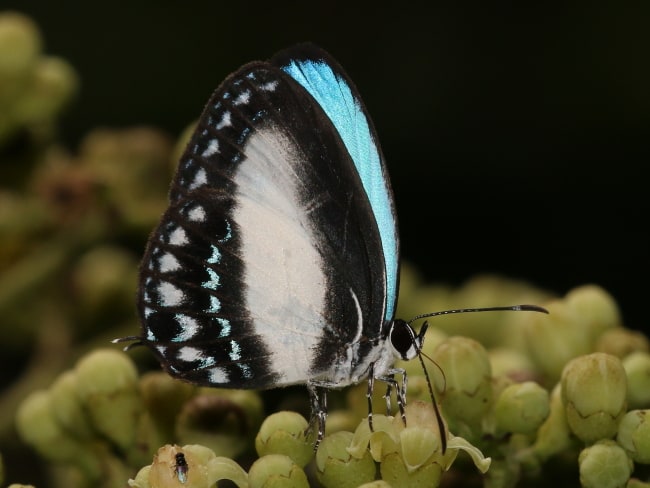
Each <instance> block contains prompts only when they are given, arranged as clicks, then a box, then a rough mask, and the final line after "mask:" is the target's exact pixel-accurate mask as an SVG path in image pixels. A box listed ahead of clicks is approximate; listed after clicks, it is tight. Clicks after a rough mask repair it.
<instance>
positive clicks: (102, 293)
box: [0, 12, 650, 488]
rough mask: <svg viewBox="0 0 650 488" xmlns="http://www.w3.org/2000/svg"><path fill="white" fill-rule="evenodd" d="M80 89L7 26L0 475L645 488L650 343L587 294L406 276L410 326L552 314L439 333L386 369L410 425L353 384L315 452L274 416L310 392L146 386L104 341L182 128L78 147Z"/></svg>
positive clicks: (103, 135)
mask: <svg viewBox="0 0 650 488" xmlns="http://www.w3.org/2000/svg"><path fill="white" fill-rule="evenodd" d="M78 89H79V80H78V77H77V75H76V73H75V71H74V69H73V68H72V67H71V66H69V65H68V63H66V62H65V60H62V59H60V58H55V57H51V56H48V55H45V54H44V53H43V39H42V36H41V34H40V32H39V30H38V28H37V26H35V25H34V23H33V22H32V21H31V20H30V19H29V18H26V17H25V16H23V15H21V14H18V13H14V12H0V317H1V318H0V332H1V333H2V337H3V341H2V342H1V343H0V367H1V370H2V371H3V374H2V377H1V380H0V388H1V390H0V452H2V458H3V463H2V464H0V483H6V482H16V481H21V480H25V481H27V480H29V482H33V483H38V484H39V486H44V487H45V486H51V487H58V486H81V487H83V486H105V487H111V486H124V485H125V483H126V480H127V479H129V478H133V479H134V481H133V482H132V483H133V484H134V486H141V487H146V486H179V485H180V484H183V481H186V483H184V484H186V485H187V486H212V485H214V483H215V482H216V480H217V479H229V480H232V482H233V483H235V484H237V486H240V487H241V486H251V487H253V486H290V485H293V486H307V485H311V486H318V484H319V483H320V484H322V485H323V486H335V485H336V486H337V487H339V488H340V487H342V486H355V484H359V483H363V482H368V484H367V486H388V485H387V484H386V483H384V484H381V483H380V482H373V480H374V479H375V477H376V476H377V474H378V473H379V475H380V476H381V477H382V478H383V480H384V481H386V482H390V483H391V486H421V485H420V484H419V483H422V482H423V481H424V482H425V483H427V484H428V485H430V486H437V484H438V481H437V480H440V483H441V484H442V485H444V486H452V485H453V486H480V485H481V484H483V485H484V486H489V487H510V486H517V485H519V486H524V485H525V486H546V485H547V484H548V480H555V481H554V483H555V484H557V485H559V486H576V485H577V484H578V483H579V482H580V483H582V484H583V486H606V485H605V484H600V485H599V482H601V481H602V480H610V485H609V486H626V484H627V486H649V485H648V483H650V481H648V480H649V479H650V478H649V471H648V468H647V464H648V463H650V451H649V450H650V442H649V441H648V437H649V436H650V428H649V427H648V423H647V421H646V417H647V416H648V414H647V412H648V411H650V410H648V409H650V396H649V395H648V391H650V353H649V345H648V339H647V338H646V337H645V336H643V335H642V334H640V333H638V332H633V331H631V330H629V329H627V328H625V326H624V324H623V323H622V322H621V314H620V311H619V310H618V306H617V304H616V302H615V300H614V299H613V297H611V296H610V295H609V294H608V293H607V292H606V291H605V290H603V289H602V288H600V287H598V286H596V285H586V286H582V287H578V288H575V289H574V290H572V291H571V292H570V293H568V294H567V295H566V296H564V297H554V296H552V295H551V294H549V293H547V292H544V291H542V290H539V289H537V288H536V287H534V286H532V285H530V284H527V283H522V282H515V281H512V280H507V279H503V278H500V277H494V276H481V277H477V278H476V279H474V280H471V281H470V282H468V283H466V284H465V285H464V286H462V287H460V288H451V287H448V286H445V285H440V284H431V283H427V282H423V281H422V280H421V279H420V278H419V277H418V274H417V272H416V271H415V270H413V269H411V268H410V267H408V266H404V269H403V273H402V278H401V289H400V296H401V300H400V304H399V311H398V314H399V315H400V316H402V317H405V318H408V317H413V316H416V315H417V314H419V313H422V312H429V311H436V310H445V309H454V308H462V307H468V306H471V307H481V306H494V305H504V304H515V303H536V304H540V305H544V306H545V307H547V308H548V310H549V311H550V312H551V313H550V315H548V316H547V315H544V314H537V313H485V314H463V315H462V316H461V315H451V316H444V317H438V318H436V319H434V320H432V321H431V325H432V327H430V328H429V330H428V332H427V335H426V340H425V344H424V348H423V352H424V353H425V354H426V355H427V356H428V357H429V358H431V359H432V360H434V361H435V364H436V365H429V367H428V371H429V373H428V374H429V375H430V376H425V375H423V371H422V368H421V365H420V364H419V363H418V361H412V362H410V363H403V364H399V365H398V366H399V367H401V368H404V369H405V370H406V371H407V373H408V375H409V383H408V386H409V388H408V398H409V405H408V406H407V419H408V422H409V423H407V426H404V424H403V422H402V420H401V418H400V417H399V416H397V417H395V418H393V417H389V416H383V415H375V417H374V420H375V423H374V426H375V430H374V432H371V431H370V429H369V427H368V422H367V420H365V419H366V416H367V413H368V412H367V399H366V397H365V393H366V390H367V385H365V384H360V385H358V386H355V387H351V388H348V389H346V390H344V391H341V392H334V393H333V394H332V395H331V400H330V406H331V413H330V416H329V419H328V424H327V427H328V430H327V436H326V437H325V439H324V440H323V444H322V445H321V447H320V449H319V451H318V453H317V455H316V456H314V453H313V449H312V445H313V438H312V437H309V436H308V437H305V426H306V420H305V419H304V417H303V416H301V415H298V414H296V413H293V412H287V411H285V410H292V411H295V410H297V411H299V412H301V413H302V414H304V415H306V414H307V398H306V397H307V394H306V392H305V391H304V389H293V388H289V389H285V390H282V391H281V392H277V391H276V392H267V393H264V394H260V393H256V392H250V391H236V390H216V389H205V388H197V387H194V386H191V385H188V384H184V383H180V382H178V381H176V380H173V379H171V378H170V377H168V376H167V375H165V374H163V373H160V372H147V371H148V370H150V369H156V368H157V366H156V365H155V364H154V363H153V361H152V360H151V357H150V355H148V354H147V351H138V350H134V351H133V352H132V353H130V354H129V355H128V356H127V355H125V354H124V353H122V352H120V351H118V349H117V347H114V348H109V347H108V345H109V340H110V339H112V338H115V337H120V336H128V335H132V334H134V333H135V331H137V330H138V329H139V326H138V323H137V319H136V317H135V307H134V301H135V300H134V298H135V293H136V286H137V269H138V261H139V256H140V254H141V251H142V248H143V246H144V242H145V240H146V237H147V235H148V234H149V232H150V231H151V229H152V228H153V227H154V226H155V225H156V223H157V221H158V218H159V215H160V214H161V213H162V212H163V210H164V208H165V206H166V194H167V188H168V184H169V181H170V179H171V177H172V173H173V167H174V161H175V160H176V159H177V156H178V154H179V148H181V147H182V144H183V143H182V141H183V140H185V139H186V135H184V136H183V137H181V142H179V143H178V144H177V145H176V147H175V146H174V144H173V142H172V141H171V140H170V138H168V137H167V136H166V135H164V134H162V133H161V132H159V131H157V130H155V129H151V128H144V127H140V128H130V129H124V130H110V129H94V130H91V131H89V132H88V134H87V135H86V137H85V138H84V139H83V141H82V142H81V144H80V145H79V148H78V149H77V150H76V151H74V152H73V151H70V150H68V149H67V148H65V147H63V146H62V145H61V144H60V143H59V142H58V140H57V133H56V128H57V120H58V118H59V117H60V116H61V113H62V111H63V110H64V109H65V106H66V104H67V103H68V102H69V100H70V99H71V97H73V96H74V94H75V93H76V92H77V90H78ZM429 379H431V382H432V383H433V385H434V390H435V393H436V396H437V399H438V401H439V402H440V406H441V408H442V411H443V414H444V418H445V422H446V424H447V429H448V432H445V433H443V435H446V436H447V445H448V449H447V452H446V453H443V452H442V451H441V443H440V434H441V433H440V432H438V428H437V423H436V422H435V421H432V418H433V417H432V415H434V413H433V410H432V408H431V397H430V393H429V390H428V388H427V385H428V383H427V381H428V380H429ZM379 390H381V388H376V390H375V395H374V397H373V401H374V404H375V405H383V404H384V399H383V398H382V395H383V392H382V391H379ZM274 411H275V412H277V411H282V412H281V413H278V414H276V415H271V416H268V417H266V415H267V414H268V413H271V412H274ZM360 421H361V422H360ZM180 445H183V446H184V447H179V446H180ZM459 451H463V453H461V455H460V456H458V458H457V459H456V455H457V454H458V452H459ZM465 453H467V454H469V456H468V455H466V454H465ZM179 454H182V457H181V458H179V457H178V455H179ZM486 457H488V458H489V459H486ZM179 459H181V460H183V459H184V460H185V461H186V463H187V466H186V467H185V466H184V465H183V464H182V462H180V461H179ZM152 461H153V462H152ZM454 461H455V463H454V464H453V465H451V463H452V462H454ZM605 461H607V462H605ZM490 463H491V465H490ZM472 464H474V465H476V467H478V469H474V468H472V469H468V468H469V467H470V466H471V465H472ZM488 466H489V470H487V472H486V473H485V474H484V475H481V473H483V472H485V470H486V469H487V467H488ZM447 469H448V471H446V470H447ZM632 474H634V476H636V478H637V479H634V480H629V478H630V476H631V475H632ZM2 477H4V480H3V479H2ZM578 477H579V479H578ZM185 478H186V479H185ZM278 480H279V481H278ZM556 480H561V481H559V482H558V481H556ZM274 483H275V484H274ZM351 483H352V484H351Z"/></svg>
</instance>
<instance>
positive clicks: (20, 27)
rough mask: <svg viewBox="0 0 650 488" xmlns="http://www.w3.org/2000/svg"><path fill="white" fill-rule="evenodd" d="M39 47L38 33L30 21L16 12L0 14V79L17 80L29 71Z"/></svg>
mask: <svg viewBox="0 0 650 488" xmlns="http://www.w3.org/2000/svg"><path fill="white" fill-rule="evenodd" d="M41 45H42V40H41V35H40V32H39V30H38V27H37V26H36V24H34V22H33V21H32V19H30V18H29V17H27V16H25V15H23V14H20V13H18V12H2V13H0V78H4V79H6V78H8V77H10V78H18V77H20V76H21V75H23V74H24V73H25V72H27V71H29V70H30V69H31V68H32V66H33V65H34V63H35V62H36V60H37V59H38V55H39V54H40V52H41ZM3 81H4V80H2V81H0V83H2V85H0V86H3V85H4V83H3Z"/></svg>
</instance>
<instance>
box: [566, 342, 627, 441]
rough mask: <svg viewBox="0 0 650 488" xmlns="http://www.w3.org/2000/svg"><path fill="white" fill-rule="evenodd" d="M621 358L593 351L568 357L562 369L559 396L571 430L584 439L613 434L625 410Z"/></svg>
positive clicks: (607, 436) (611, 435)
mask: <svg viewBox="0 0 650 488" xmlns="http://www.w3.org/2000/svg"><path fill="white" fill-rule="evenodd" d="M626 396H627V378H626V376H625V370H624V369H623V365H622V364H621V361H620V360H619V359H618V358H617V357H615V356H610V355H609V354H604V353H601V352H596V353H593V354H589V355H586V356H581V357H578V358H576V359H573V360H571V361H570V362H569V363H568V364H567V365H566V367H565V368H564V371H563V372H562V400H563V402H564V405H565V408H566V416H567V422H568V424H569V428H570V429H571V431H572V432H573V433H574V434H575V435H576V436H577V437H578V438H579V439H581V440H582V441H583V442H587V443H590V442H595V441H597V440H599V439H607V438H610V437H613V436H614V434H615V433H616V430H617V428H618V423H619V421H620V420H621V417H622V416H623V415H624V414H625V410H626V403H627V402H626Z"/></svg>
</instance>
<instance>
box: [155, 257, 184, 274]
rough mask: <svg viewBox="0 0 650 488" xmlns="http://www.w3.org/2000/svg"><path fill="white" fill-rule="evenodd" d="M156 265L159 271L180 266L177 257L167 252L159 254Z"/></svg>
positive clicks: (175, 268) (163, 271)
mask: <svg viewBox="0 0 650 488" xmlns="http://www.w3.org/2000/svg"><path fill="white" fill-rule="evenodd" d="M158 266H159V269H160V272H161V273H169V272H171V271H177V270H178V269H179V268H180V267H181V265H180V263H179V262H178V259H176V256H174V255H173V254H171V253H168V252H166V253H165V254H163V255H162V256H160V259H159V260H158Z"/></svg>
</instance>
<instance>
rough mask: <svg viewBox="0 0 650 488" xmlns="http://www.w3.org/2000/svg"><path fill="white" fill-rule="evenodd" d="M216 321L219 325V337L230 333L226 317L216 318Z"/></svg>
mask: <svg viewBox="0 0 650 488" xmlns="http://www.w3.org/2000/svg"><path fill="white" fill-rule="evenodd" d="M216 320H217V322H219V325H220V326H221V332H219V338H223V337H228V336H229V335H230V321H229V320H228V319H222V318H217V319H216Z"/></svg>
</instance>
